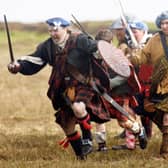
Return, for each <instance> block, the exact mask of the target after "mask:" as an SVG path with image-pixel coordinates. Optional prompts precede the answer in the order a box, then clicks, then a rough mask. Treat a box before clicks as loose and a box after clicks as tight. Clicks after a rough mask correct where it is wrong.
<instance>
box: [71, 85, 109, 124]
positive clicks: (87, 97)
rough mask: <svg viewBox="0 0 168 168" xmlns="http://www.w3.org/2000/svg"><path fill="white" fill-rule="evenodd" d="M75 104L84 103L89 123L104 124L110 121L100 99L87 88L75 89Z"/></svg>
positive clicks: (82, 86)
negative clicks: (88, 115) (89, 119)
mask: <svg viewBox="0 0 168 168" xmlns="http://www.w3.org/2000/svg"><path fill="white" fill-rule="evenodd" d="M74 101H75V102H80V101H82V102H84V103H85V105H86V110H87V112H88V113H89V114H90V118H91V121H95V122H97V123H104V122H107V121H109V120H110V119H111V116H110V113H109V111H108V109H107V106H106V105H105V103H104V101H103V100H102V98H101V97H100V96H99V95H98V94H97V93H96V92H95V91H94V90H93V89H92V88H91V87H89V86H84V85H78V86H77V87H76V96H75V100H74Z"/></svg>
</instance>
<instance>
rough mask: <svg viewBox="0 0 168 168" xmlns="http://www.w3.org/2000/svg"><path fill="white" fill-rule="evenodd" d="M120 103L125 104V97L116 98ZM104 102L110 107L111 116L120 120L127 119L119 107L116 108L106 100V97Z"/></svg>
mask: <svg viewBox="0 0 168 168" xmlns="http://www.w3.org/2000/svg"><path fill="white" fill-rule="evenodd" d="M114 100H115V101H116V102H117V103H118V104H120V105H121V106H122V105H123V99H122V98H116V99H114ZM103 101H104V104H105V106H106V108H107V109H108V111H109V113H110V117H111V118H115V119H117V120H118V121H127V117H125V116H124V115H123V114H122V113H121V112H119V111H118V110H117V109H115V108H114V107H113V106H112V105H111V104H110V103H109V102H108V101H106V100H105V99H103Z"/></svg>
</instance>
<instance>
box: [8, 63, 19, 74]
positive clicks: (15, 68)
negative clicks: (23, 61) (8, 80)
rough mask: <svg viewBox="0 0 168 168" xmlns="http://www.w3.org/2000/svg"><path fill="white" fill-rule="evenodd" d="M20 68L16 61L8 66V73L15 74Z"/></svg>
mask: <svg viewBox="0 0 168 168" xmlns="http://www.w3.org/2000/svg"><path fill="white" fill-rule="evenodd" d="M20 69H21V66H20V64H19V63H18V62H17V61H14V62H11V63H9V64H8V70H9V72H11V73H13V74H16V73H18V72H19V71H20Z"/></svg>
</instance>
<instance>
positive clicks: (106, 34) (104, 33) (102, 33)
mask: <svg viewBox="0 0 168 168" xmlns="http://www.w3.org/2000/svg"><path fill="white" fill-rule="evenodd" d="M95 39H96V40H105V41H107V42H109V43H110V42H111V41H112V40H113V33H112V31H111V30H110V29H100V30H99V31H98V33H97V34H96V36H95Z"/></svg>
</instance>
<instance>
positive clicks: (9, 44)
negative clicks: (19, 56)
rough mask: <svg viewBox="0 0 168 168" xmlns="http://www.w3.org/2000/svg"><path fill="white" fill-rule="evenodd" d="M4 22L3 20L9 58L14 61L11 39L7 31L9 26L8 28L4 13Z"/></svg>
mask: <svg viewBox="0 0 168 168" xmlns="http://www.w3.org/2000/svg"><path fill="white" fill-rule="evenodd" d="M4 22H5V30H6V34H7V38H8V46H9V53H10V60H11V62H14V61H15V59H14V56H13V50H12V43H11V39H10V33H9V28H8V22H7V19H6V15H4Z"/></svg>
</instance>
